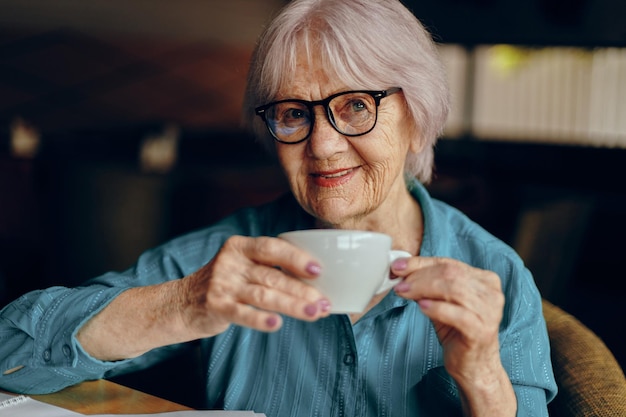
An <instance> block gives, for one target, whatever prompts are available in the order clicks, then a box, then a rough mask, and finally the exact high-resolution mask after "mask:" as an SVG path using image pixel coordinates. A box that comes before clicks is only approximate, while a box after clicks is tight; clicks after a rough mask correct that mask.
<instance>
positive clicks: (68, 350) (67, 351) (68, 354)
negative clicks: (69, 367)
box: [63, 345, 72, 358]
mask: <svg viewBox="0 0 626 417" xmlns="http://www.w3.org/2000/svg"><path fill="white" fill-rule="evenodd" d="M63 354H64V355H65V357H66V358H71V357H72V349H71V348H70V347H69V346H68V345H63Z"/></svg>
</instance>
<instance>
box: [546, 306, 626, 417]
mask: <svg viewBox="0 0 626 417" xmlns="http://www.w3.org/2000/svg"><path fill="white" fill-rule="evenodd" d="M543 314H544V317H545V319H546V324H547V328H548V335H549V337H550V343H551V351H552V365H553V368H554V375H555V378H556V383H557V385H558V387H559V393H558V395H557V396H556V398H555V399H554V400H553V401H552V402H551V403H550V404H549V405H548V410H549V412H550V416H554V417H587V416H589V417H591V416H594V417H626V378H625V377H624V372H623V370H622V368H621V367H620V365H619V363H618V362H617V360H616V359H615V357H614V356H613V354H612V353H611V351H610V350H609V349H608V348H607V346H606V345H605V344H604V342H602V340H601V339H600V338H599V337H598V336H597V335H596V334H594V333H593V332H592V331H591V330H590V329H589V328H587V327H586V326H585V325H583V324H582V323H581V322H580V321H578V320H577V319H576V318H575V317H574V316H572V315H571V314H569V313H567V312H565V311H563V310H562V309H560V308H559V307H557V306H555V305H554V304H552V303H550V302H549V301H547V300H545V299H544V300H543Z"/></svg>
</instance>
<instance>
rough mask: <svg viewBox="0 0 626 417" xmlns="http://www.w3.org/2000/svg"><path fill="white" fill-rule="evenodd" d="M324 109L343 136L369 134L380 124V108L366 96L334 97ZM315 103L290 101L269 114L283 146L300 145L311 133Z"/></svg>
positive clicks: (271, 109) (274, 107) (273, 131)
mask: <svg viewBox="0 0 626 417" xmlns="http://www.w3.org/2000/svg"><path fill="white" fill-rule="evenodd" d="M319 104H322V105H324V107H325V109H326V113H327V116H328V119H329V121H330V123H331V124H332V125H333V127H334V128H335V129H336V130H337V131H338V132H339V133H341V134H343V135H348V136H358V135H362V134H365V133H367V132H369V131H370V130H371V129H372V128H373V127H374V125H375V124H376V117H377V105H376V100H375V99H374V97H373V96H372V95H371V94H369V93H366V92H346V93H344V94H340V95H337V96H335V97H333V98H332V99H331V100H330V101H328V102H326V103H324V102H322V103H319ZM313 107H314V103H310V102H304V101H296V100H293V101H292V100H288V101H283V102H279V103H276V104H274V105H272V106H270V107H269V108H267V109H266V110H265V118H266V121H267V125H268V127H269V128H270V130H271V131H272V133H273V134H274V136H276V138H277V139H279V140H281V141H283V142H299V141H301V140H303V139H305V138H306V137H307V136H309V134H310V133H311V129H312V126H313V120H314V117H315V115H314V114H313Z"/></svg>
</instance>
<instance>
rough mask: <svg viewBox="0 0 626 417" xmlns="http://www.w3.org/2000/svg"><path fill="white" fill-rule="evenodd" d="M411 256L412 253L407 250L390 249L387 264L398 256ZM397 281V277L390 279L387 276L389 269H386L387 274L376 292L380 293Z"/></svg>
mask: <svg viewBox="0 0 626 417" xmlns="http://www.w3.org/2000/svg"><path fill="white" fill-rule="evenodd" d="M412 256H413V255H411V254H410V253H409V252H406V251H403V250H392V251H390V252H389V265H391V263H392V262H393V261H395V260H396V259H398V258H410V257H412ZM398 282H399V281H398V280H397V279H393V280H392V279H391V278H389V269H387V275H386V276H385V279H384V280H383V283H382V284H381V285H380V288H378V291H376V294H380V293H381V292H384V291H387V290H388V289H390V288H392V287H393V286H394V285H396V284H397V283H398Z"/></svg>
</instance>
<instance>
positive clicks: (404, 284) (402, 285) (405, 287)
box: [393, 281, 411, 292]
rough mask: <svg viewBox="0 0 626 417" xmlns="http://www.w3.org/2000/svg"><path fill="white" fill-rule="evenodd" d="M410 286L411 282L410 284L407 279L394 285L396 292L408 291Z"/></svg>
mask: <svg viewBox="0 0 626 417" xmlns="http://www.w3.org/2000/svg"><path fill="white" fill-rule="evenodd" d="M410 288H411V284H409V283H408V282H406V281H402V282H401V283H399V284H398V285H396V286H395V287H393V289H394V290H395V291H396V292H405V291H408V290H409V289H410Z"/></svg>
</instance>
